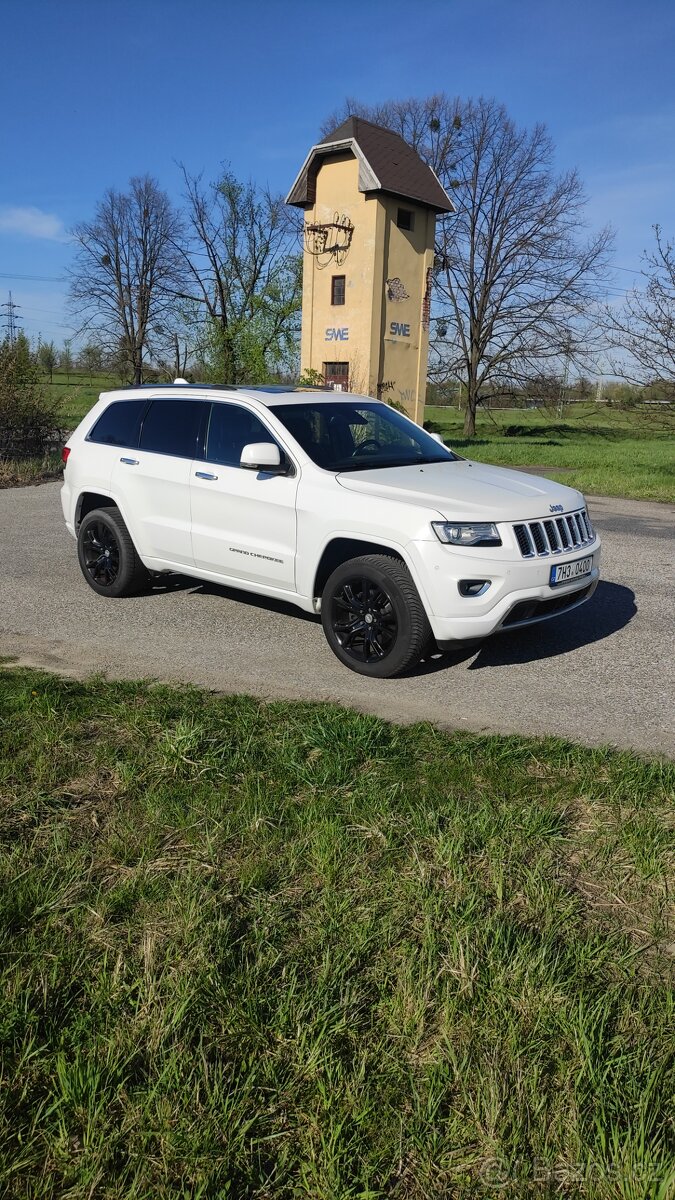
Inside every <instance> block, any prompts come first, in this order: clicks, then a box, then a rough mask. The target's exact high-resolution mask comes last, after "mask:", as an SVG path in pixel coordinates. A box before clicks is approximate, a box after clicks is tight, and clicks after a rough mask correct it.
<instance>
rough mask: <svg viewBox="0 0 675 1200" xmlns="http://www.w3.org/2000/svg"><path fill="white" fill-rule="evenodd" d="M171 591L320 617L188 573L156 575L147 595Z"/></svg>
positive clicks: (290, 614)
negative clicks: (216, 597)
mask: <svg viewBox="0 0 675 1200" xmlns="http://www.w3.org/2000/svg"><path fill="white" fill-rule="evenodd" d="M172 592H190V593H191V595H193V596H221V597H222V599H223V600H231V601H232V602H233V603H236V604H246V605H247V606H248V607H249V608H261V609H266V610H267V612H275V613H281V614H282V615H283V616H286V617H297V618H299V619H300V620H301V621H311V622H313V623H314V624H315V625H316V624H318V623H319V622H320V618H319V617H317V616H315V614H314V613H307V612H303V610H302V609H301V608H298V607H297V606H296V605H295V604H290V603H289V602H288V601H287V600H275V599H274V598H273V597H272V596H259V595H256V594H255V593H253V592H244V591H243V590H242V589H241V588H233V587H227V586H225V585H224V584H220V583H211V582H210V581H209V580H201V579H195V578H194V576H192V577H190V576H189V575H168V574H167V575H157V576H156V577H155V579H154V580H153V584H152V587H151V588H150V591H149V592H147V593H145V595H148V596H162V595H167V594H169V593H172Z"/></svg>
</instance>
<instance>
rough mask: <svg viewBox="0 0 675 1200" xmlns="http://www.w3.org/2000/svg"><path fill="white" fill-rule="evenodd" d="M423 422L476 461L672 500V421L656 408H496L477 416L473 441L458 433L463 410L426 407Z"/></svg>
mask: <svg viewBox="0 0 675 1200" xmlns="http://www.w3.org/2000/svg"><path fill="white" fill-rule="evenodd" d="M425 419H426V420H428V421H432V422H433V428H434V429H436V430H437V431H438V432H439V433H441V434H442V436H443V437H444V439H445V441H446V442H448V443H449V444H450V445H452V446H453V447H454V449H456V450H457V452H458V454H462V455H465V456H466V457H467V458H473V459H476V460H478V461H479V462H490V463H497V464H498V465H499V466H507V467H527V466H537V467H542V468H544V469H545V472H546V474H548V475H550V476H551V478H553V479H558V480H560V482H561V483H565V484H567V485H568V486H570V487H575V488H579V490H580V491H582V492H589V493H596V494H598V495H605V496H627V497H632V498H633V499H635V500H661V501H671V502H672V501H675V422H673V419H672V417H669V416H668V414H666V413H664V411H663V410H661V409H656V408H654V409H642V410H639V411H635V410H628V411H621V410H617V409H613V408H609V407H608V406H607V405H595V404H593V405H591V404H574V405H567V406H566V409H565V413H564V416H563V417H562V418H560V417H558V416H557V415H556V414H551V413H550V412H549V413H546V412H543V411H535V410H528V409H508V410H495V411H494V412H492V413H489V414H486V413H484V412H483V413H481V414H480V416H479V419H478V423H477V436H476V438H474V439H472V440H467V439H465V438H464V437H463V432H462V430H463V423H464V414H463V413H459V412H458V410H457V409H452V408H434V407H432V406H427V408H426V410H425ZM509 428H510V430H511V435H510V436H509V434H508V433H507V430H509ZM516 429H518V430H519V433H517V434H515V430H516ZM514 434H515V435H514ZM556 467H561V468H564V470H562V471H558V472H557V471H556V470H555V468H556ZM542 473H543V472H542Z"/></svg>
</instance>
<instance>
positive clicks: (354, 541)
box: [312, 535, 425, 611]
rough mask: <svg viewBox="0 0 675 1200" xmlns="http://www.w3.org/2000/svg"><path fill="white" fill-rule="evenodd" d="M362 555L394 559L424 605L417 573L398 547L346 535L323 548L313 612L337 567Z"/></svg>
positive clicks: (314, 586)
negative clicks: (381, 555) (405, 570)
mask: <svg viewBox="0 0 675 1200" xmlns="http://www.w3.org/2000/svg"><path fill="white" fill-rule="evenodd" d="M363 554H386V555H388V556H389V558H396V559H398V561H399V562H402V563H403V565H404V566H406V567H407V568H408V570H409V571H410V574H411V575H412V578H413V580H414V582H415V586H416V587H417V590H418V592H419V593H420V597H421V599H422V603H425V597H424V593H423V591H422V589H421V588H420V584H419V580H418V579H417V573H416V572H415V571H414V569H413V566H412V563H411V562H410V561H409V559H408V557H407V556H406V555H405V554H404V553H403V551H402V549H401V547H400V546H389V545H387V543H386V542H373V541H366V540H365V539H362V538H355V537H349V536H348V535H344V536H339V537H332V538H331V539H330V541H329V542H327V543H326V545H325V546H324V548H323V551H322V554H321V558H320V559H319V563H318V566H317V569H316V572H315V575H314V583H313V588H312V597H313V599H314V608H315V611H318V610H319V608H320V604H321V594H322V592H323V589H324V587H325V586H326V582H327V580H328V578H329V576H330V575H332V573H333V571H334V570H335V568H336V567H339V566H341V565H342V563H344V562H349V560H350V558H360V557H361V555H363Z"/></svg>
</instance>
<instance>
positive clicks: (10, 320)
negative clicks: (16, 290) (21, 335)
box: [0, 292, 23, 346]
mask: <svg viewBox="0 0 675 1200" xmlns="http://www.w3.org/2000/svg"><path fill="white" fill-rule="evenodd" d="M0 308H6V309H7V312H6V313H5V337H6V338H7V341H8V342H9V344H10V346H13V345H14V343H15V341H16V332H17V330H16V323H17V321H22V320H23V317H20V316H19V314H18V313H17V309H18V308H21V305H20V304H15V303H14V301H13V300H12V293H11V292H10V293H9V300H8V301H6V302H5V304H2V305H0Z"/></svg>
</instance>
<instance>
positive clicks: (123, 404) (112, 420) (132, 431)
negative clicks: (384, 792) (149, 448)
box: [88, 400, 147, 450]
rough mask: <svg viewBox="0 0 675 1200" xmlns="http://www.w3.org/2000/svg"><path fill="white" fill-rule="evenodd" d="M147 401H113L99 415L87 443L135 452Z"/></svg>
mask: <svg viewBox="0 0 675 1200" xmlns="http://www.w3.org/2000/svg"><path fill="white" fill-rule="evenodd" d="M146 404H147V400H115V401H114V403H113V404H110V405H108V408H106V410H105V412H104V413H101V416H100V417H99V419H98V421H97V422H96V424H95V425H94V428H93V429H92V431H91V433H90V434H89V438H88V441H90V442H102V443H103V444H104V445H105V446H124V447H126V448H127V449H128V450H135V449H136V448H137V446H138V433H139V430H140V428H141V417H142V416H143V412H144V409H145V406H146Z"/></svg>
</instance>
